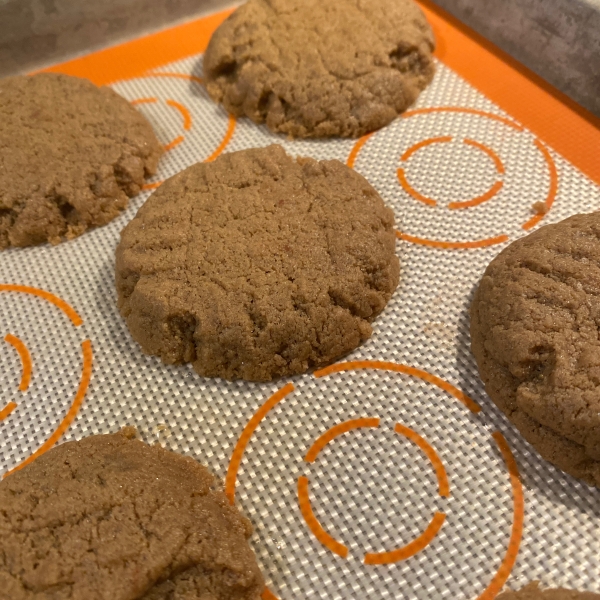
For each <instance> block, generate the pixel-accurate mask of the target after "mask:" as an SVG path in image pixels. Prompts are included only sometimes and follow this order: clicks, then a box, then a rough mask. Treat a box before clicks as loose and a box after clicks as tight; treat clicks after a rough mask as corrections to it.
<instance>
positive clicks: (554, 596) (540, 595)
mask: <svg viewBox="0 0 600 600" xmlns="http://www.w3.org/2000/svg"><path fill="white" fill-rule="evenodd" d="M498 600H600V594H594V593H593V592H577V591H575V590H566V589H564V588H557V589H547V590H542V589H540V588H539V586H538V584H537V582H535V581H534V582H532V583H528V584H527V585H526V586H525V587H524V588H521V589H520V590H519V591H518V592H513V591H506V592H503V593H502V594H500V595H499V596H498Z"/></svg>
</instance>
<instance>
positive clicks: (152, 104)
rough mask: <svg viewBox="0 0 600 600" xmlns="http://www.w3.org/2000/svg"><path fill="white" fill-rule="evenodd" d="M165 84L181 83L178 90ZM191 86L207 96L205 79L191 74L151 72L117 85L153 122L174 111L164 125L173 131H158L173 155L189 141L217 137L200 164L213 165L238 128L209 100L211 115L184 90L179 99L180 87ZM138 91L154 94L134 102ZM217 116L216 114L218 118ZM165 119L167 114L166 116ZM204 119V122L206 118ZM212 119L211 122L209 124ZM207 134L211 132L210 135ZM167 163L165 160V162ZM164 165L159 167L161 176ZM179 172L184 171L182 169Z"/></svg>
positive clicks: (157, 181)
mask: <svg viewBox="0 0 600 600" xmlns="http://www.w3.org/2000/svg"><path fill="white" fill-rule="evenodd" d="M165 81H167V82H168V81H170V82H173V81H175V82H179V83H177V85H176V86H172V85H171V86H169V88H168V90H169V91H167V88H166V87H165V86H164V85H162V84H163V83H164V82H165ZM181 85H185V86H191V87H192V92H193V94H195V95H199V96H201V97H202V96H205V95H206V91H205V89H204V86H203V84H202V78H201V77H197V76H195V75H189V74H187V73H177V72H170V71H150V72H148V73H145V74H144V75H142V76H140V77H136V78H134V79H131V80H125V81H121V82H119V83H118V84H116V87H117V89H118V91H119V93H120V94H122V95H124V96H125V97H129V98H130V100H129V101H130V102H131V104H132V105H133V106H135V107H136V108H138V110H140V111H142V112H143V113H144V114H145V116H146V117H147V118H148V119H149V120H150V122H151V123H152V122H155V121H156V119H153V118H152V111H153V110H159V111H164V110H168V111H170V113H171V114H170V115H169V117H168V119H164V118H163V119H161V122H162V123H164V122H167V123H169V130H168V131H162V130H158V131H157V135H159V137H160V139H161V140H162V141H163V149H164V150H165V153H166V154H167V155H169V154H170V153H171V152H173V151H174V150H176V149H177V150H180V149H181V147H182V146H184V145H185V144H184V143H185V142H186V140H193V141H194V142H195V143H198V142H201V143H202V144H204V142H205V140H207V139H210V138H211V137H214V138H215V140H214V141H213V142H212V143H211V145H210V147H209V149H207V150H205V151H204V154H202V156H198V157H197V160H198V161H201V162H212V161H213V160H215V159H216V158H217V157H218V156H219V155H220V154H222V153H223V151H224V150H225V149H226V148H227V146H228V144H229V142H230V141H231V138H232V137H233V134H234V132H235V128H236V123H237V122H236V119H235V117H233V116H232V115H227V114H226V113H225V112H224V110H223V109H222V108H219V107H214V104H213V103H212V101H209V100H208V96H207V97H206V102H207V104H208V106H210V111H209V112H206V114H204V113H203V112H201V111H199V107H198V104H197V103H196V102H190V98H189V92H188V91H187V90H185V91H184V90H180V93H179V96H181V97H178V95H177V91H178V87H177V86H181ZM132 88H134V89H135V90H139V91H141V90H144V92H146V91H148V90H152V95H143V96H139V97H135V98H132V97H131V96H132V94H133V93H135V92H133V90H132ZM215 112H216V114H214V113H215ZM162 114H163V115H164V113H162ZM202 117H203V118H202ZM208 119H210V122H209V121H208ZM217 131H218V134H217V135H215V133H216V132H217ZM207 132H210V133H208V134H207ZM161 161H165V157H163V158H162V159H161ZM160 168H161V163H159V172H160ZM178 170H181V168H179V169H178ZM163 180H164V177H162V178H161V177H160V176H159V175H157V176H155V177H154V178H153V179H152V180H150V181H149V182H147V183H146V184H144V186H142V189H143V190H155V189H156V188H158V187H159V186H160V185H161V183H162V182H163Z"/></svg>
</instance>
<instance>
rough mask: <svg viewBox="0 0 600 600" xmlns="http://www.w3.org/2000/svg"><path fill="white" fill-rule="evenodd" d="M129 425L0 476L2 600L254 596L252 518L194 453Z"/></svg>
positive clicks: (257, 581)
mask: <svg viewBox="0 0 600 600" xmlns="http://www.w3.org/2000/svg"><path fill="white" fill-rule="evenodd" d="M134 436H135V430H133V428H125V429H124V430H123V431H122V432H120V433H117V434H112V435H96V436H91V437H88V438H84V439H83V440H81V441H79V442H68V443H66V444H62V445H61V446H58V447H56V448H54V449H52V450H50V451H49V452H47V453H46V454H44V455H43V456H41V457H39V458H38V459H37V460H35V461H34V462H33V463H31V464H30V465H27V466H26V467H24V468H23V469H22V470H20V471H17V472H15V473H13V474H11V475H10V476H9V477H7V478H6V479H4V480H3V481H0V598H2V599H3V600H4V599H6V600H8V599H10V600H184V599H185V600H208V599H210V600H258V599H259V598H260V594H261V592H262V590H263V588H264V582H263V578H262V575H261V574H260V571H259V569H258V566H257V564H256V559H255V557H254V554H253V552H252V550H251V549H250V547H249V545H248V542H247V538H248V537H249V535H250V533H251V529H252V528H251V526H250V523H249V522H248V521H247V520H246V519H245V518H244V517H242V516H241V515H240V514H239V512H238V511H237V509H236V508H234V507H233V506H231V505H230V504H229V502H228V500H227V499H226V497H225V495H224V494H223V493H222V492H220V491H215V490H214V486H215V479H214V477H213V476H212V475H211V474H210V473H209V471H208V470H207V469H205V468H204V467H203V466H201V465H200V464H198V463H197V462H196V461H194V460H193V459H192V458H189V457H184V456H181V455H179V454H175V453H174V452H169V451H167V450H164V449H162V448H161V447H160V446H148V445H146V444H144V443H142V442H140V441H137V440H135V439H132V438H133V437H134Z"/></svg>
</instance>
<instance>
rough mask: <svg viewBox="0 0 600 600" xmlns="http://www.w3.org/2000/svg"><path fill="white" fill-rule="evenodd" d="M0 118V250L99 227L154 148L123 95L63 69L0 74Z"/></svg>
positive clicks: (148, 170)
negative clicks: (23, 74)
mask: <svg viewBox="0 0 600 600" xmlns="http://www.w3.org/2000/svg"><path fill="white" fill-rule="evenodd" d="M0 124H1V125H0V249H3V248H7V247H9V246H32V245H34V244H41V243H43V242H47V241H49V242H51V243H53V244H56V243H58V242H60V241H62V240H64V239H71V238H73V237H76V236H78V235H80V234H81V233H83V232H84V231H85V230H86V229H88V228H90V227H94V226H97V225H105V224H106V223H108V222H109V221H110V220H112V219H114V218H115V217H116V216H117V215H118V214H119V212H120V211H122V210H123V209H124V208H125V207H126V206H127V197H128V196H133V195H135V194H137V193H138V192H139V191H140V187H141V185H142V183H143V182H144V176H148V175H152V174H153V173H154V172H155V171H156V165H157V162H158V159H159V157H160V155H161V153H162V148H161V145H160V144H159V142H158V140H157V139H156V136H155V135H154V132H153V130H152V127H151V126H150V124H149V123H148V121H146V119H145V118H144V117H142V115H140V114H139V113H138V111H137V110H135V108H133V107H132V106H131V105H130V104H129V103H128V102H127V101H126V100H125V99H124V98H121V96H119V95H118V94H116V93H115V92H113V91H112V90H111V89H110V88H106V87H102V88H97V87H96V86H95V85H93V84H92V83H90V82H89V81H87V80H85V79H79V78H77V77H69V76H67V75H58V74H54V73H40V74H38V75H33V76H31V77H10V78H8V79H2V80H0Z"/></svg>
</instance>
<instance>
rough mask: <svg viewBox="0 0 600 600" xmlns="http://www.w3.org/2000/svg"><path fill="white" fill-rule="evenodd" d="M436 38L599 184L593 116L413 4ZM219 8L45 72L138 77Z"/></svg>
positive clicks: (436, 11) (195, 47)
mask: <svg viewBox="0 0 600 600" xmlns="http://www.w3.org/2000/svg"><path fill="white" fill-rule="evenodd" d="M417 2H418V4H420V6H421V8H422V9H423V10H424V12H425V14H426V16H427V19H428V20H429V22H430V24H431V26H432V28H433V30H434V32H435V36H436V40H437V49H436V52H435V56H436V57H437V58H438V59H439V60H441V61H442V62H443V63H444V64H445V65H447V66H448V67H449V68H450V69H452V70H453V71H454V72H455V73H457V74H458V75H460V76H461V77H463V78H464V79H465V80H466V81H468V82H469V83H470V84H471V85H473V86H474V87H475V88H477V89H478V90H479V91H480V92H482V93H483V94H485V95H486V96H487V97H488V98H489V99H490V100H492V101H493V102H495V103H496V104H497V105H498V106H499V107H500V108H502V109H503V110H505V111H506V112H507V113H509V114H510V115H511V116H512V117H514V118H515V119H516V120H517V121H519V122H520V123H522V124H523V125H524V126H525V127H527V128H528V129H530V130H531V131H532V132H533V133H534V134H535V135H536V136H537V137H539V138H540V139H542V140H543V141H544V142H545V143H546V144H548V145H549V146H550V147H551V148H553V149H554V150H556V151H557V152H558V153H559V154H560V155H562V156H563V157H564V158H566V159H567V160H569V161H570V162H571V163H573V164H574V165H575V166H576V167H577V168H579V169H580V170H581V171H582V172H583V173H584V174H585V175H587V176H588V177H589V178H590V179H592V180H593V181H595V182H596V183H598V184H600V119H599V118H598V117H596V116H594V115H593V114H592V113H590V112H588V111H586V110H585V109H584V108H582V107H581V106H579V105H578V104H576V103H575V102H573V101H572V100H571V99H569V98H568V97H567V96H565V95H564V94H563V93H561V92H559V91H558V90H556V89H555V88H553V87H552V86H551V85H550V84H549V83H547V82H545V81H544V80H543V79H542V78H541V77H539V76H537V75H536V74H535V73H533V72H532V71H530V70H529V69H527V68H526V67H524V66H523V65H521V64H520V63H519V62H517V61H516V60H514V59H513V58H511V57H510V56H509V55H508V54H506V53H505V52H503V51H502V50H500V49H499V48H498V47H496V46H494V45H493V44H492V43H491V42H489V41H488V40H486V39H485V38H484V37H482V36H480V35H479V34H477V33H475V32H474V31H473V30H471V29H469V28H468V27H467V26H465V25H464V24H462V23H461V22H460V21H459V20H458V19H456V18H455V17H453V16H451V15H450V14H448V13H447V12H446V11H444V10H443V9H441V8H439V7H438V6H436V5H435V4H434V3H433V2H432V1H431V0H417ZM232 10H233V9H228V10H224V11H221V12H218V13H215V14H212V15H210V16H207V17H202V18H200V19H197V20H195V21H191V22H189V23H185V24H183V25H178V26H176V27H173V28H171V29H167V30H165V31H160V32H158V33H153V34H151V35H148V36H145V37H142V38H139V39H136V40H132V41H130V42H125V43H123V44H120V45H118V46H113V47H111V48H106V49H104V50H100V51H97V52H94V53H92V54H89V55H87V56H83V57H80V58H76V59H74V60H70V61H68V62H64V63H61V64H58V65H55V66H52V67H49V68H47V69H44V70H45V71H52V72H59V73H66V74H68V75H76V76H79V77H86V78H88V79H90V80H91V81H93V82H94V83H95V84H97V85H103V84H108V83H112V82H113V81H117V80H120V79H129V78H131V77H138V76H141V75H143V74H144V73H145V72H146V71H148V70H150V69H154V68H157V67H160V66H163V65H165V64H167V63H171V62H174V61H176V60H180V59H182V58H186V57H188V56H191V55H194V54H199V53H201V52H204V51H205V50H206V47H207V45H208V41H209V40H210V36H211V35H212V33H213V31H214V30H215V29H216V28H217V27H218V26H219V25H220V24H221V23H222V22H223V21H224V20H225V18H226V17H227V16H228V15H229V14H231V12H232Z"/></svg>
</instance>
